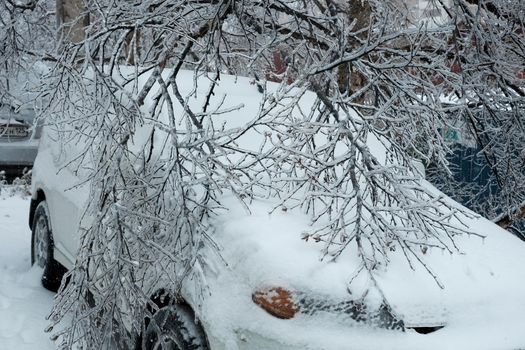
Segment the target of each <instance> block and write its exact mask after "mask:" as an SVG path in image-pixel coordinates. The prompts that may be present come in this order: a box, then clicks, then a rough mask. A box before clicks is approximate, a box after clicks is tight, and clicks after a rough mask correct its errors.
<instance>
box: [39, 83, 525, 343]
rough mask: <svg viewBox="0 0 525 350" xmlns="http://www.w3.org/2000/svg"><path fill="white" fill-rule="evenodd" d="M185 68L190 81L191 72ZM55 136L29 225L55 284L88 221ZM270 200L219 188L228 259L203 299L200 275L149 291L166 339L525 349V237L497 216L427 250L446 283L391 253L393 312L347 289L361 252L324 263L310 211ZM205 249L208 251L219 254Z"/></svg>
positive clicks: (48, 280)
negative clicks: (311, 232) (449, 249)
mask: <svg viewBox="0 0 525 350" xmlns="http://www.w3.org/2000/svg"><path fill="white" fill-rule="evenodd" d="M187 77H188V78H187V79H188V81H190V82H191V81H192V80H191V79H192V76H191V74H190V73H188V74H187ZM182 79H184V75H183V78H182ZM221 83H223V84H224V85H223V88H220V87H219V88H218V89H217V91H216V92H215V94H216V96H220V95H221V93H226V92H227V93H228V94H229V96H230V98H232V99H234V100H235V99H237V100H242V101H244V103H245V105H246V106H247V107H246V108H250V107H249V106H250V105H251V104H255V105H257V101H258V100H259V99H260V95H259V93H258V92H257V88H256V86H254V85H252V84H250V82H249V80H248V79H242V78H234V77H228V76H223V77H222V79H221ZM221 89H222V90H221ZM236 94H237V95H236ZM242 112H243V110H240V111H236V112H232V113H238V114H237V115H242ZM54 142H55V141H53V139H52V138H49V137H47V135H46V133H45V132H44V135H43V137H42V141H41V145H40V149H39V153H38V156H37V159H36V161H35V165H34V170H33V183H32V193H33V195H32V200H31V210H30V216H29V223H30V226H31V228H32V232H33V236H32V262H33V263H34V264H37V265H39V266H41V267H43V268H44V273H43V277H42V282H43V284H44V286H46V287H48V288H50V289H54V290H56V289H57V288H58V286H59V284H60V280H61V277H62V275H63V274H64V272H65V271H66V270H68V269H71V268H72V267H73V266H74V263H75V256H76V254H77V246H78V242H79V237H78V235H79V231H80V230H79V228H80V227H82V226H83V225H85V222H84V220H88V221H89V218H85V217H83V216H82V213H83V210H84V208H85V205H86V203H87V201H88V196H89V184H86V183H83V184H82V185H80V186H75V185H78V184H79V183H80V181H79V178H78V177H77V175H76V174H75V173H74V172H72V171H70V170H69V169H68V168H67V167H66V168H63V167H62V165H63V164H64V163H65V159H67V154H66V157H65V158H64V154H63V153H57V152H58V151H57V149H58V148H57V147H55V146H54ZM63 151H64V150H63V149H60V152H63ZM428 186H429V188H431V185H430V184H428ZM435 191H437V190H435ZM451 203H452V202H451ZM272 204H273V203H272V202H271V201H254V203H253V204H252V205H251V207H250V211H251V213H249V214H248V213H246V212H245V211H243V210H242V208H241V207H240V205H239V203H238V202H237V201H236V200H235V199H234V198H229V197H227V196H226V197H225V198H223V205H225V206H226V207H227V208H229V209H230V210H229V211H227V212H225V213H224V215H223V216H222V217H220V218H218V219H217V221H216V235H215V236H214V239H215V240H216V241H217V243H218V245H219V246H220V247H222V250H221V257H222V259H224V260H225V262H226V263H227V264H222V265H221V263H218V264H216V265H215V266H223V267H222V268H219V269H210V270H205V271H204V272H203V273H204V274H205V275H206V279H207V282H208V284H209V293H208V294H206V297H205V298H204V300H202V301H197V300H196V297H195V296H194V293H193V292H192V290H193V289H192V288H193V287H194V286H193V285H192V281H187V282H185V283H186V285H184V286H183V288H182V290H181V294H180V295H171V294H170V293H171V292H170V291H169V290H168V289H165V288H163V286H162V285H158V284H156V285H155V286H154V288H150V289H147V290H145V292H146V293H148V294H149V295H150V296H151V298H152V300H153V301H154V302H155V303H156V304H157V305H158V306H159V308H160V309H159V311H158V312H157V314H156V315H155V318H156V321H157V324H159V325H161V328H162V329H161V331H162V332H163V333H164V334H165V335H168V336H169V337H171V339H173V343H172V344H171V346H172V347H169V346H168V347H167V348H170V349H178V350H189V349H200V350H203V349H211V350H231V349H239V350H240V349H246V350H248V349H249V350H258V349H261V350H263V349H265V350H266V349H287V350H292V349H312V350H319V349H326V350H335V349H345V350H347V349H354V348H355V349H421V348H426V349H433V348H435V349H452V348H457V349H468V348H473V349H481V348H493V349H496V348H513V347H514V348H518V347H525V337H523V333H522V329H525V321H524V319H525V318H524V317H523V315H524V314H525V303H524V302H523V295H525V294H523V293H525V286H524V282H523V281H525V272H524V271H525V269H524V268H523V266H525V264H524V263H525V246H524V245H523V243H522V242H521V241H519V240H518V239H516V238H515V237H513V236H512V235H510V234H509V233H508V232H506V231H504V230H502V229H500V228H499V227H498V226H496V225H494V224H493V223H491V222H489V221H487V220H485V219H482V218H465V222H466V223H468V225H469V226H470V229H471V230H472V231H474V232H477V233H480V234H483V235H484V236H486V238H485V239H484V240H481V239H477V238H470V239H469V238H468V237H464V238H457V243H458V245H459V246H460V247H461V249H462V252H463V253H462V254H456V255H449V254H448V253H444V252H442V251H441V250H435V251H429V252H428V253H426V254H427V257H428V261H427V262H428V263H429V264H430V266H432V267H433V268H434V273H435V274H436V275H437V276H438V277H439V279H440V280H441V282H442V283H443V285H444V286H445V287H444V289H442V288H439V287H437V286H436V284H435V282H434V280H433V279H432V278H431V277H430V275H429V274H428V273H427V272H426V271H424V270H423V269H422V268H418V267H416V268H415V270H412V269H411V268H410V267H409V266H408V265H407V264H406V262H405V261H404V258H403V256H402V254H401V253H400V252H397V253H394V252H393V253H392V260H391V262H390V266H389V268H388V271H387V270H385V271H384V273H381V272H379V276H378V283H380V284H381V287H382V290H383V291H384V293H385V295H386V296H387V299H388V300H389V302H390V305H391V306H392V310H390V309H388V308H385V307H383V306H381V305H380V306H378V307H377V308H376V309H374V310H375V311H373V313H369V312H368V311H367V310H366V307H365V306H364V305H362V304H360V303H359V302H358V301H355V300H352V295H350V294H349V292H348V284H347V282H348V278H349V276H350V275H351V274H352V273H353V269H354V268H355V266H356V258H355V257H354V256H352V255H351V254H347V255H342V256H341V258H340V259H339V260H338V261H336V262H331V263H327V262H324V261H320V260H319V247H318V245H317V244H316V243H315V242H312V241H311V240H310V241H308V242H305V241H304V240H301V233H302V232H303V231H304V230H308V229H309V219H308V217H307V216H305V215H303V214H300V213H293V212H285V211H278V212H275V213H273V214H272V215H269V214H268V212H269V210H270V209H271V208H272ZM453 205H458V204H453ZM208 253H209V256H208V258H209V259H217V257H216V255H215V254H214V253H212V252H208ZM203 254H207V252H206V251H205V252H204V253H203ZM516 266H517V267H518V268H516ZM387 272H388V273H387ZM365 287H366V286H365ZM496 299H498V300H496ZM195 319H198V322H194V320H195ZM370 319H374V320H375V321H372V322H371V321H369V320H370ZM509 325H510V327H509ZM421 333H430V334H421ZM136 336H137V339H138V340H137V347H140V346H141V345H143V344H146V346H147V348H150V346H152V345H151V344H153V343H155V340H156V339H157V338H156V337H157V335H155V333H154V332H153V330H151V332H150V329H149V328H148V329H147V331H146V334H143V335H136ZM140 339H143V340H144V339H146V340H147V341H146V342H145V343H143V342H142V341H140ZM148 344H149V345H148ZM164 345H166V344H164ZM502 346H503V347H502Z"/></svg>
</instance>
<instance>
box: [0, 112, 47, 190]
mask: <svg viewBox="0 0 525 350" xmlns="http://www.w3.org/2000/svg"><path fill="white" fill-rule="evenodd" d="M34 120H35V113H34V111H33V110H31V109H23V110H18V111H17V110H14V109H12V108H9V107H6V106H0V177H4V178H5V179H6V180H8V181H10V180H12V179H14V178H16V177H18V176H21V175H23V174H24V172H26V171H28V170H30V169H31V168H32V167H33V162H34V160H35V157H36V154H37V151H38V143H39V138H40V128H35V127H34Z"/></svg>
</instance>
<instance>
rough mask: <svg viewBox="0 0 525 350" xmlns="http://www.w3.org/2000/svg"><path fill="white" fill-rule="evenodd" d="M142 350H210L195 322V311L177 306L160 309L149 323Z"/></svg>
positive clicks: (141, 346)
mask: <svg viewBox="0 0 525 350" xmlns="http://www.w3.org/2000/svg"><path fill="white" fill-rule="evenodd" d="M140 341H141V342H142V341H143V343H142V344H140V347H137V348H140V349H146V350H161V349H162V350H208V343H207V340H206V336H205V334H204V331H203V329H202V328H201V326H200V325H199V324H197V323H196V322H195V317H194V315H193V311H192V310H191V309H190V308H189V307H188V306H186V305H181V304H175V305H168V306H165V307H162V308H160V309H159V310H158V311H157V312H156V313H155V314H154V315H153V318H152V319H151V320H150V321H149V323H148V325H147V327H146V332H145V336H144V338H143V339H141V340H140Z"/></svg>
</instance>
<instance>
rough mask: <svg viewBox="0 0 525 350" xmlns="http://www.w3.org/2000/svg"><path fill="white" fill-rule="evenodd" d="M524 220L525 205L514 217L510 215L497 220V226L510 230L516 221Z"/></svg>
mask: <svg viewBox="0 0 525 350" xmlns="http://www.w3.org/2000/svg"><path fill="white" fill-rule="evenodd" d="M522 218H525V204H523V205H522V206H521V208H519V209H518V210H517V211H516V214H515V215H513V216H510V215H508V214H507V215H504V216H502V217H500V218H498V219H496V221H495V222H496V224H498V225H499V226H500V227H502V228H504V229H508V228H509V227H510V225H512V224H513V223H514V221H516V220H519V219H522Z"/></svg>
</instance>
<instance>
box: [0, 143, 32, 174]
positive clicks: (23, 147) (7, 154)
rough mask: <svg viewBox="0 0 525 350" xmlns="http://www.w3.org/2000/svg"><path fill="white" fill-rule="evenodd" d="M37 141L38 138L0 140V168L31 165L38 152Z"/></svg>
mask: <svg viewBox="0 0 525 350" xmlns="http://www.w3.org/2000/svg"><path fill="white" fill-rule="evenodd" d="M38 143H39V140H27V141H18V142H1V141H0V168H4V167H6V168H7V167H21V166H22V167H23V166H32V165H33V162H34V161H35V158H36V154H37V152H38Z"/></svg>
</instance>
